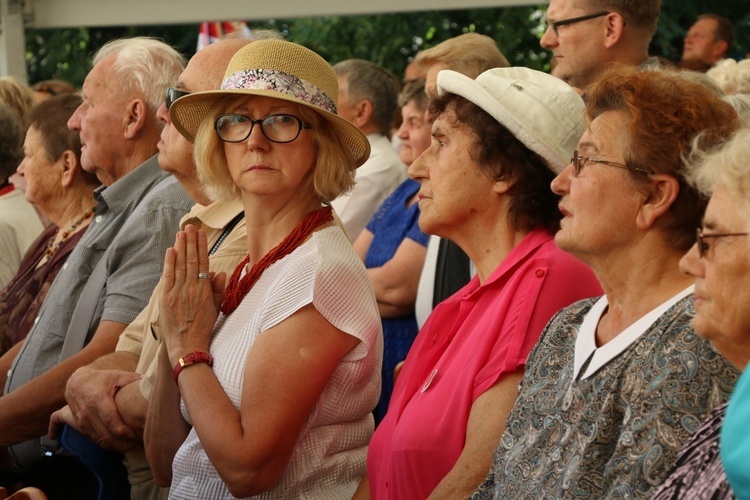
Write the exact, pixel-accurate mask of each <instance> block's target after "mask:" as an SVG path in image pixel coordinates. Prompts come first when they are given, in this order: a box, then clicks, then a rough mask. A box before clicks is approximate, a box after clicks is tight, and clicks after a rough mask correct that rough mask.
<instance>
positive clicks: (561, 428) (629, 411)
mask: <svg viewBox="0 0 750 500" xmlns="http://www.w3.org/2000/svg"><path fill="white" fill-rule="evenodd" d="M595 302H596V299H587V300H583V301H581V302H578V303H576V304H574V305H572V306H570V307H568V308H566V309H563V310H562V311H560V312H559V313H558V314H557V315H556V316H555V317H554V318H553V319H552V320H551V321H550V323H549V324H548V325H547V327H546V328H545V330H544V332H543V333H542V338H541V339H540V341H539V343H538V344H537V345H536V347H535V348H534V350H533V351H532V352H531V354H530V356H529V358H528V361H527V364H526V374H525V376H524V378H523V380H522V382H521V385H520V386H519V393H518V398H517V399H516V402H515V406H514V408H513V411H512V412H511V414H510V416H509V418H508V422H507V427H506V430H505V433H504V434H503V436H502V438H501V440H500V444H499V446H498V448H497V452H496V455H495V460H494V463H493V465H492V468H491V470H490V474H489V476H488V477H487V479H486V480H485V482H484V483H483V484H482V485H480V487H479V489H478V490H477V492H475V493H474V496H473V497H472V498H475V499H483V498H493V497H494V498H502V499H506V498H513V499H518V498H533V499H538V498H597V499H599V498H644V497H645V498H647V497H649V496H650V495H651V493H652V492H653V490H654V489H655V488H656V487H658V486H659V485H660V484H661V483H662V482H663V481H664V479H665V478H666V476H667V473H668V472H669V471H670V470H671V468H672V464H673V463H674V461H675V459H676V457H677V453H678V452H679V450H680V448H681V447H682V444H683V443H684V442H685V441H687V439H688V438H689V437H690V435H691V434H693V432H695V430H696V429H697V428H698V427H699V425H700V423H701V422H702V421H703V419H704V418H706V416H707V414H708V412H709V411H711V409H712V408H713V407H715V406H717V405H719V404H721V403H723V402H725V401H726V400H727V399H728V398H729V395H730V393H731V391H732V387H733V386H734V384H735V382H736V380H737V377H738V372H737V370H736V368H734V367H733V366H732V365H731V364H730V363H729V362H728V361H727V360H725V359H724V358H723V357H722V356H721V355H719V354H718V353H717V352H716V351H715V350H714V349H713V348H712V347H711V345H710V343H709V342H708V341H706V340H704V339H702V338H700V337H698V336H697V335H696V334H695V333H694V331H693V328H692V318H693V314H694V311H693V309H692V296H687V297H685V298H683V299H681V300H679V301H678V302H677V303H676V304H675V305H673V306H672V307H671V308H669V309H667V310H666V312H665V313H664V314H662V315H661V316H660V317H659V318H658V319H657V320H656V321H655V322H654V323H653V324H651V326H650V327H648V328H647V329H646V330H645V332H644V333H643V334H642V335H640V337H638V338H637V340H635V342H633V344H632V345H630V346H629V347H627V348H626V349H625V350H624V351H623V352H621V353H620V354H619V355H618V356H616V357H614V358H613V359H611V360H610V361H609V362H608V363H606V364H605V365H604V366H602V367H601V368H599V370H598V371H596V372H595V373H593V374H592V375H591V376H588V377H585V378H579V379H574V378H573V373H574V352H575V345H576V337H577V335H578V331H579V328H580V326H581V324H582V323H583V321H584V318H585V316H586V314H587V313H588V312H589V310H590V309H591V308H592V306H593V305H594V303H595Z"/></svg>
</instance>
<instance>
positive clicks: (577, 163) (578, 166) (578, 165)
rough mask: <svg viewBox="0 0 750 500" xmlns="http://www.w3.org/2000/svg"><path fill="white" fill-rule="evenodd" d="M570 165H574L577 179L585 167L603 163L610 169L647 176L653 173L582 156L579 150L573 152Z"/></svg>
mask: <svg viewBox="0 0 750 500" xmlns="http://www.w3.org/2000/svg"><path fill="white" fill-rule="evenodd" d="M570 163H572V164H573V173H574V175H575V176H576V177H578V174H580V173H581V170H583V167H585V166H586V164H587V163H601V164H602V165H607V166H608V167H615V168H623V169H625V170H635V171H636V172H643V173H646V174H650V173H651V172H649V171H648V170H645V169H642V168H637V167H631V166H629V165H625V164H624V163H615V162H613V161H607V160H596V159H594V158H589V157H588V156H581V154H580V153H579V152H578V150H577V149H576V150H575V151H573V157H572V158H571V159H570Z"/></svg>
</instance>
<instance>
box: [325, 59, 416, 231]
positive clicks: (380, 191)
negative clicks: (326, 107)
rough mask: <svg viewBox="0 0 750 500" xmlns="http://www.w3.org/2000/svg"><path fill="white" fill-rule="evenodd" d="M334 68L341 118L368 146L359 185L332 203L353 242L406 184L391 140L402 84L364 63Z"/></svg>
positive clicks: (355, 61)
mask: <svg viewBox="0 0 750 500" xmlns="http://www.w3.org/2000/svg"><path fill="white" fill-rule="evenodd" d="M333 69H334V70H335V71H336V76H337V77H338V80H339V102H338V114H339V116H341V117H342V118H344V119H346V120H348V121H350V122H351V123H352V124H354V125H355V126H356V127H357V128H358V129H360V130H361V131H362V132H364V133H365V134H366V135H367V139H368V140H369V141H370V151H371V152H370V158H369V159H368V160H367V161H366V162H365V163H364V165H362V166H361V167H359V168H358V169H357V173H356V180H357V184H356V186H355V187H354V189H352V191H351V192H349V193H348V194H345V195H342V196H339V197H338V198H337V199H335V200H334V201H333V203H332V204H331V205H332V206H333V208H334V210H335V211H336V213H337V214H338V216H339V218H340V219H341V222H342V223H343V225H344V229H346V233H347V235H348V236H349V239H350V240H351V241H354V240H355V239H357V236H359V233H360V232H361V231H362V229H364V228H365V226H366V225H367V223H368V222H369V221H370V219H371V218H372V216H373V214H375V211H377V209H378V207H380V204H381V203H383V201H385V199H386V198H387V197H388V195H390V194H391V193H392V192H393V191H394V190H395V189H396V188H397V187H398V185H399V184H401V183H402V182H403V181H404V180H405V179H406V165H404V163H403V162H402V161H401V159H400V158H399V156H398V153H397V152H396V151H395V150H394V149H393V145H392V144H391V141H390V139H389V137H390V134H391V129H392V126H393V118H394V116H395V113H396V107H397V106H396V105H397V100H398V93H399V90H400V87H401V85H400V83H399V81H398V78H396V77H395V76H394V75H393V74H392V73H391V72H390V71H388V70H387V69H385V68H383V67H381V66H378V65H377V64H375V63H373V62H370V61H364V60H362V59H348V60H346V61H342V62H340V63H338V64H336V65H335V66H334V67H333Z"/></svg>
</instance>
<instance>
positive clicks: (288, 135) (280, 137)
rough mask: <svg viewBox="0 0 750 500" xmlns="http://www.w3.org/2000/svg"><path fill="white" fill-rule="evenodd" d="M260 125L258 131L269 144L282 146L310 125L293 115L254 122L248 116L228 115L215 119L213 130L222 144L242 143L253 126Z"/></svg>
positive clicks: (248, 135)
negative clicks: (273, 143)
mask: <svg viewBox="0 0 750 500" xmlns="http://www.w3.org/2000/svg"><path fill="white" fill-rule="evenodd" d="M256 123H257V124H258V125H260V130H261V132H263V135H264V136H266V139H268V140H269V141H271V142H278V143H280V144H284V143H286V142H292V141H293V140H295V139H296V138H297V137H299V134H300V132H302V129H303V128H310V125H309V124H307V123H304V122H303V121H302V120H300V119H299V118H297V117H296V116H294V115H270V116H266V117H265V118H261V119H260V120H254V119H252V118H250V117H249V116H245V115H239V114H236V113H228V114H225V115H221V116H220V117H218V118H217V119H216V122H215V123H214V128H215V129H216V133H217V134H219V138H220V139H221V140H222V141H224V142H242V141H244V140H246V139H247V138H248V137H250V134H251V133H252V132H253V127H255V124H256Z"/></svg>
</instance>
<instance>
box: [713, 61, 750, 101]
mask: <svg viewBox="0 0 750 500" xmlns="http://www.w3.org/2000/svg"><path fill="white" fill-rule="evenodd" d="M706 75H708V76H709V77H710V78H711V79H712V80H713V81H715V82H716V84H717V85H718V86H719V87H721V89H722V90H723V91H724V92H725V93H726V94H750V59H743V60H742V61H739V62H737V61H735V60H734V59H722V60H721V61H719V62H717V63H716V64H715V65H714V66H713V67H712V68H711V69H709V70H708V72H706Z"/></svg>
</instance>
